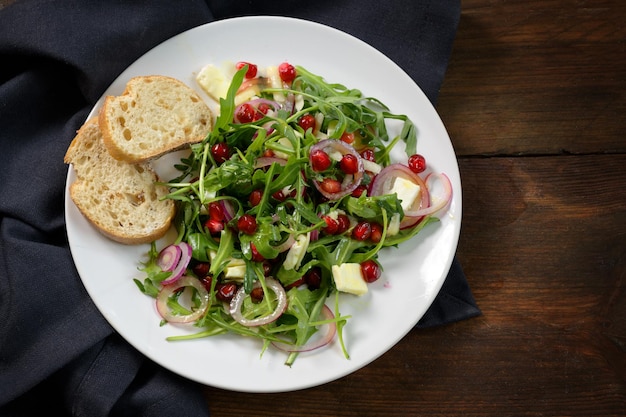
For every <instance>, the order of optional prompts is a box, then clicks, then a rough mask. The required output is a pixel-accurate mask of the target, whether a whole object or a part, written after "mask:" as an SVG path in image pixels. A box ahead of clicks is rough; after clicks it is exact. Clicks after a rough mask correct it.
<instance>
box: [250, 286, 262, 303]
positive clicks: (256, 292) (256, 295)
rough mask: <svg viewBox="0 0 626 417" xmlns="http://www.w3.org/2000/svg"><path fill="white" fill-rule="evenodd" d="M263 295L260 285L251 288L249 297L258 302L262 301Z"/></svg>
mask: <svg viewBox="0 0 626 417" xmlns="http://www.w3.org/2000/svg"><path fill="white" fill-rule="evenodd" d="M264 295H265V294H264V293H263V288H262V287H257V288H253V289H252V291H250V299H251V300H252V302H253V303H255V304H258V303H260V302H261V301H263V296H264Z"/></svg>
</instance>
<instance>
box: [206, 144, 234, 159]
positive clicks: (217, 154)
mask: <svg viewBox="0 0 626 417" xmlns="http://www.w3.org/2000/svg"><path fill="white" fill-rule="evenodd" d="M211 155H213V159H215V162H217V163H218V164H222V163H223V162H224V161H226V160H227V159H228V158H230V148H229V146H228V144H226V143H224V142H220V143H216V144H215V145H213V146H212V147H211Z"/></svg>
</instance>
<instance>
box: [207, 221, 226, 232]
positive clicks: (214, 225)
mask: <svg viewBox="0 0 626 417" xmlns="http://www.w3.org/2000/svg"><path fill="white" fill-rule="evenodd" d="M204 226H205V227H206V228H207V229H208V230H209V233H211V234H212V235H217V234H219V233H220V232H221V231H222V230H224V222H222V221H221V220H215V219H209V220H207V221H206V223H204Z"/></svg>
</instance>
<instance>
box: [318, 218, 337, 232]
mask: <svg viewBox="0 0 626 417" xmlns="http://www.w3.org/2000/svg"><path fill="white" fill-rule="evenodd" d="M322 219H324V221H325V222H326V227H324V228H323V230H324V233H326V234H327V235H334V234H336V233H337V230H339V226H340V225H339V222H338V221H337V220H335V219H333V218H332V217H330V216H323V217H322Z"/></svg>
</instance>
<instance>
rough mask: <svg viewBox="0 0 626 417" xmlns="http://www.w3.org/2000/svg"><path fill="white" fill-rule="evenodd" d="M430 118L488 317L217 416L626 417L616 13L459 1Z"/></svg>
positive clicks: (623, 12) (618, 1)
mask: <svg viewBox="0 0 626 417" xmlns="http://www.w3.org/2000/svg"><path fill="white" fill-rule="evenodd" d="M462 5H463V12H462V16H461V22H460V25H459V30H458V34H457V38H456V42H455V45H454V50H453V53H452V57H451V61H450V65H449V69H448V72H447V74H446V79H445V82H444V85H443V88H442V90H441V94H440V99H439V103H438V106H437V109H438V111H439V113H440V115H441V118H442V119H443V121H444V123H445V124H446V126H447V128H448V131H449V133H450V136H451V138H452V141H453V144H454V146H455V149H456V152H457V154H458V159H459V164H460V169H461V177H462V182H463V211H464V212H463V223H462V232H461V239H460V244H459V248H458V257H459V259H460V260H461V262H462V264H463V267H464V269H465V272H466V274H467V277H468V280H469V283H470V285H471V287H472V289H473V291H474V295H475V297H476V300H477V302H478V304H479V306H480V308H481V309H482V311H483V316H481V317H478V318H474V319H471V320H466V321H462V322H459V323H455V324H452V325H448V326H445V327H441V328H436V329H433V330H426V331H424V330H413V331H412V332H410V333H409V334H408V335H407V336H406V337H405V338H404V339H403V340H402V341H401V342H400V343H399V344H398V345H396V346H395V347H394V348H393V349H391V350H390V351H389V352H388V353H386V354H385V355H383V356H382V357H381V358H379V359H378V360H376V361H375V362H373V363H372V364H370V365H369V366H367V367H365V368H364V369H362V370H360V371H358V372H355V373H354V374H352V375H349V376H347V377H344V378H342V379H340V380H338V381H335V382H332V383H329V384H326V385H323V386H320V387H316V388H312V389H307V390H302V391H298V392H292V393H286V394H242V393H236V392H228V391H223V390H220V389H214V388H209V387H207V389H206V396H207V400H208V402H209V404H210V408H211V412H212V415H213V416H214V417H221V416H243V415H246V416H248V415H249V416H300V415H313V416H359V417H363V416H408V415H410V416H418V415H419V416H459V415H463V416H586V417H588V416H624V415H626V352H625V351H626V169H625V168H624V167H625V166H626V137H625V135H626V94H625V92H626V29H624V28H625V27H626V2H624V0H570V1H567V0H463V2H462Z"/></svg>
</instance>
